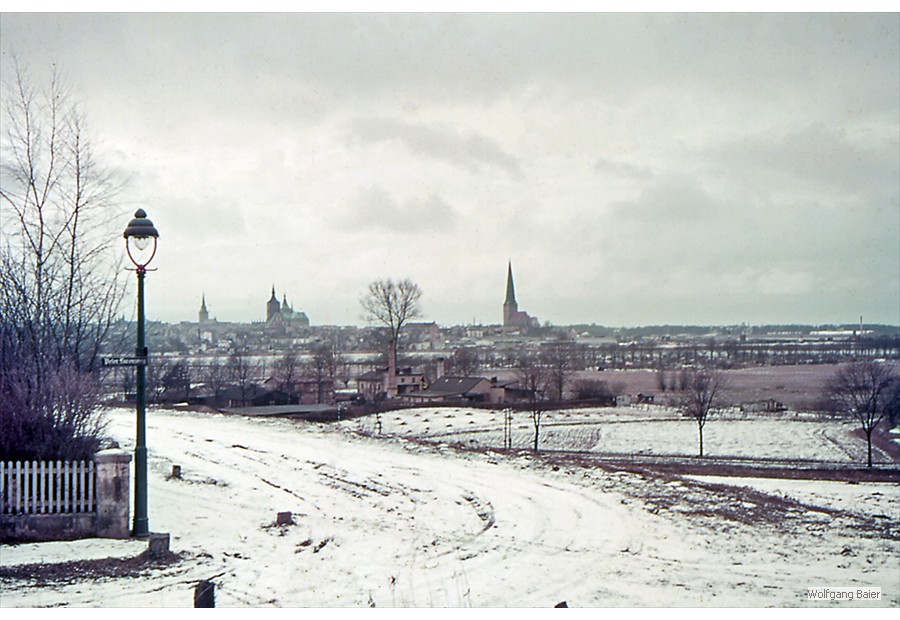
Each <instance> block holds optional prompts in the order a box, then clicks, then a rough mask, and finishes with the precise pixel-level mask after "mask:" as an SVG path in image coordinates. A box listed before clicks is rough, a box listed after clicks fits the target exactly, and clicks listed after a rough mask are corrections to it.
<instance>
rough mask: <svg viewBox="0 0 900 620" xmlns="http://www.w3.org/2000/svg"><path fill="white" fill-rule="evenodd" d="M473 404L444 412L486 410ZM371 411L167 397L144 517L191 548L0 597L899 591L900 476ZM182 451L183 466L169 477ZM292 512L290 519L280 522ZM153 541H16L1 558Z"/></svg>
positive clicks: (94, 602) (31, 583) (669, 602)
mask: <svg viewBox="0 0 900 620" xmlns="http://www.w3.org/2000/svg"><path fill="white" fill-rule="evenodd" d="M450 412H451V410H440V412H439V413H440V415H441V416H446V415H447V414H448V413H450ZM408 413H409V412H403V413H402V414H399V413H398V414H397V415H407V414H408ZM468 413H469V412H468V411H467V410H462V409H461V410H457V411H456V413H455V415H453V417H452V418H447V417H442V418H440V420H441V422H442V424H443V425H444V428H447V426H446V425H447V424H454V425H458V426H460V427H461V426H463V425H465V426H476V425H477V424H480V422H478V423H473V424H468V420H469V419H471V418H472V417H473V416H474V414H473V415H467V414H468ZM481 414H483V412H481V413H480V414H479V415H481ZM393 415H394V414H393V413H390V414H383V415H382V423H383V425H384V426H385V428H383V429H382V430H383V431H385V432H386V431H387V428H386V425H387V424H388V423H389V418H390V416H393ZM428 415H432V414H431V413H429V414H428ZM560 415H563V414H560ZM420 419H421V416H420ZM435 419H438V418H437V416H435ZM391 421H392V420H391ZM400 421H401V422H402V419H401V420H400ZM498 421H499V422H500V423H501V424H502V414H499V420H498ZM370 422H371V420H366V421H365V422H360V421H359V420H355V421H348V422H346V423H344V424H343V425H331V426H328V425H316V424H309V423H303V422H292V421H289V420H282V419H258V418H257V419H250V418H244V417H238V416H225V415H216V414H201V413H181V412H174V411H156V410H154V411H152V412H151V413H150V414H149V421H148V445H149V448H150V510H149V514H150V525H151V529H152V530H153V531H156V532H168V533H170V535H171V548H172V550H173V551H175V552H180V553H182V554H183V557H182V559H181V561H179V562H176V563H173V564H169V565H165V566H161V567H156V568H152V569H149V570H145V571H143V572H141V573H140V574H137V575H131V576H119V577H112V576H108V577H93V578H91V579H89V580H75V581H72V582H68V581H65V580H62V579H46V580H43V581H41V580H40V579H37V578H35V579H31V580H23V579H5V580H3V581H0V588H2V590H0V605H2V606H4V607H25V606H60V605H70V606H92V607H93V606H107V607H136V606H150V607H153V606H160V607H162V606H166V607H168V606H191V605H192V603H193V587H194V585H195V584H196V583H197V582H198V581H200V580H202V579H211V580H212V581H214V582H215V583H216V585H217V590H216V602H217V605H218V606H222V607H226V606H239V607H247V606H251V607H261V606H273V607H275V606H280V607H361V606H368V605H376V606H378V607H385V606H387V607H391V606H393V607H440V606H451V607H469V606H472V607H552V606H553V605H555V604H556V603H558V602H561V601H566V602H567V603H568V605H569V606H572V607H622V606H628V607H657V606H663V607H673V606H674V607H679V606H682V607H683V606H701V607H703V606H788V607H793V606H816V607H819V606H831V607H844V606H850V605H852V606H864V607H869V606H881V607H896V606H898V605H900V564H898V558H900V554H898V551H900V537H898V532H897V528H896V524H897V522H898V519H900V506H898V504H900V502H898V485H895V484H885V483H880V484H879V483H865V484H862V483H861V484H854V485H849V484H845V483H822V482H809V483H806V482H801V481H791V482H790V483H788V482H782V481H774V482H771V483H770V482H769V481H759V480H753V479H747V480H744V479H741V480H733V479H722V478H720V479H696V478H678V477H671V476H666V477H662V476H660V477H651V476H641V475H639V474H633V473H626V472H607V471H604V470H600V469H580V468H574V467H572V468H569V467H560V466H552V467H551V466H548V465H546V464H543V463H542V462H541V460H540V459H533V458H532V457H530V456H516V457H506V456H503V455H499V454H496V453H493V452H490V451H484V452H465V453H461V452H458V451H454V450H453V449H451V448H450V447H448V446H439V445H438V446H426V445H422V444H420V443H418V442H414V441H410V440H408V439H406V438H404V437H396V436H395V437H388V438H370V437H363V436H360V435H358V434H356V433H355V432H354V430H355V428H356V427H357V426H359V425H360V424H361V423H362V424H369V423H370ZM660 423H661V424H662V422H660ZM798 423H799V422H798ZM422 424H424V423H422ZM428 424H429V425H430V424H431V422H430V420H429V423H428ZM684 424H685V425H686V426H687V427H688V428H690V426H691V425H690V423H689V422H684ZM712 424H713V423H711V426H710V429H712ZM773 424H774V422H773ZM398 425H399V422H398ZM409 425H410V424H409V423H407V426H409ZM623 426H624V424H623ZM423 428H424V427H423ZM485 428H489V425H485ZM660 428H666V427H660ZM810 428H812V427H810ZM110 429H111V431H112V433H113V435H114V436H115V437H116V438H117V439H118V440H119V441H120V443H121V444H122V446H123V448H126V449H130V448H131V447H132V441H133V439H132V438H133V434H134V414H133V412H132V411H128V410H117V411H113V412H112V413H111V416H110ZM491 432H493V431H491ZM602 432H603V435H602V437H601V441H603V440H606V441H609V435H608V434H607V431H606V430H603V431H602ZM663 432H664V433H668V432H670V431H669V429H667V428H666V430H664V431H663ZM765 432H766V433H775V432H776V431H775V430H774V427H773V428H770V429H767V430H766V431H765ZM744 434H745V435H746V434H748V432H744ZM791 434H792V431H789V432H787V433H786V435H788V436H789V435H791ZM817 436H818V435H817V431H815V430H813V431H811V434H810V435H809V437H802V438H800V439H797V438H796V437H795V441H798V442H800V443H803V442H804V441H807V440H808V439H809V438H810V437H812V438H815V437H817ZM660 441H668V440H667V439H665V440H664V439H660ZM754 441H756V442H757V443H759V444H765V442H764V441H763V440H762V439H757V440H754ZM784 441H785V442H787V441H788V440H787V439H785V440H784ZM828 443H831V442H826V443H824V444H822V445H827V444H828ZM798 447H799V446H798ZM692 449H693V443H691V444H690V446H688V447H686V448H685V449H684V452H685V453H687V454H690V453H691V451H692ZM660 451H661V452H662V451H663V450H660ZM817 454H819V453H817ZM820 458H821V455H820ZM827 458H831V457H827ZM836 458H839V457H836ZM174 464H177V465H181V467H182V471H183V477H182V479H180V480H179V479H171V478H169V477H168V474H169V473H170V472H171V468H172V465H174ZM766 485H770V486H766ZM280 511H291V512H292V513H293V514H294V520H295V525H291V526H283V527H278V526H276V525H275V519H276V514H277V513H278V512H280ZM144 548H145V545H144V544H142V543H139V542H125V543H123V542H121V541H103V540H96V539H93V540H87V541H78V542H72V543H44V544H34V545H14V546H11V545H7V546H2V547H0V565H2V566H3V567H5V568H7V567H11V566H21V565H24V564H29V563H38V562H42V561H44V562H53V561H62V560H68V561H71V560H78V559H90V558H97V557H104V556H107V555H110V556H112V555H119V556H123V555H125V556H127V555H133V554H137V553H139V552H140V551H142V550H143V549H144ZM814 586H833V587H848V586H852V587H870V586H871V587H879V588H881V591H882V599H881V600H880V601H876V602H862V601H854V602H845V601H832V602H813V601H808V600H807V599H806V588H807V587H814Z"/></svg>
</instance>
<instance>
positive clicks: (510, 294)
mask: <svg viewBox="0 0 900 620" xmlns="http://www.w3.org/2000/svg"><path fill="white" fill-rule="evenodd" d="M503 303H504V304H505V305H508V306H512V305H516V286H515V284H513V275H512V261H510V262H509V270H508V271H507V273H506V301H505V302H503Z"/></svg>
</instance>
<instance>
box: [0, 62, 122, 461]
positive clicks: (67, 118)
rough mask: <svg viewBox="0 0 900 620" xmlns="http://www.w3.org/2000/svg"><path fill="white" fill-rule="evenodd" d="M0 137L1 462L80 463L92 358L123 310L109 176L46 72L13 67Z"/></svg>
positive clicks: (94, 434) (94, 417)
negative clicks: (40, 79) (42, 78)
mask: <svg viewBox="0 0 900 620" xmlns="http://www.w3.org/2000/svg"><path fill="white" fill-rule="evenodd" d="M4 78H6V79H5V81H4V82H3V87H2V91H0V94H2V115H3V116H2V118H3V122H2V134H0V152H2V157H0V231H2V235H0V236H2V242H0V321H2V332H0V367H2V371H3V372H2V373H0V415H2V418H0V427H2V432H0V436H2V439H0V455H2V456H3V457H4V458H74V456H73V455H77V456H82V457H83V456H88V455H89V454H90V453H91V452H92V451H93V450H94V449H95V448H96V446H97V445H98V442H99V434H100V431H101V429H102V424H101V423H100V422H99V419H100V397H101V393H100V389H99V385H98V379H99V366H100V357H99V356H100V351H101V348H102V346H103V344H104V340H105V338H106V336H107V333H108V330H109V328H110V325H111V324H112V322H113V320H114V317H115V314H116V312H117V310H118V307H119V303H120V301H121V299H122V292H123V287H122V285H121V280H120V278H119V269H118V266H119V265H118V263H117V261H116V260H115V258H114V253H113V252H112V248H111V244H112V243H113V242H114V241H116V240H118V238H119V235H117V234H115V233H114V232H113V231H112V228H111V225H112V224H113V223H114V222H116V221H118V220H117V219H116V217H115V216H116V215H117V213H116V211H115V210H114V208H113V206H114V204H113V201H114V199H115V196H116V195H117V193H118V189H119V188H118V187H117V186H116V185H115V184H114V182H113V180H112V176H111V175H110V173H109V172H108V171H107V170H106V169H104V168H103V167H102V166H101V165H100V163H99V162H98V160H97V159H96V157H95V154H94V152H93V150H92V148H91V146H90V141H89V139H88V137H87V131H86V123H85V116H84V114H83V113H82V111H81V110H80V109H79V107H78V106H77V105H76V104H75V103H74V102H73V99H72V96H71V95H70V93H69V92H68V91H67V90H66V88H65V87H64V85H63V81H62V79H61V76H60V74H59V73H57V72H56V71H55V70H54V71H53V72H52V74H51V76H50V81H49V84H48V85H47V86H46V87H39V86H38V85H36V82H33V81H32V80H31V78H30V77H29V76H28V74H27V72H26V71H25V70H24V68H22V67H21V66H20V65H19V64H18V63H17V62H16V61H15V59H13V60H12V66H11V68H10V70H9V71H8V72H6V71H5V72H4Z"/></svg>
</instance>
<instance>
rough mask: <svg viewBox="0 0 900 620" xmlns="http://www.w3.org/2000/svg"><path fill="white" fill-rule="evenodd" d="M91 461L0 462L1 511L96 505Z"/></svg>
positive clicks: (47, 510)
mask: <svg viewBox="0 0 900 620" xmlns="http://www.w3.org/2000/svg"><path fill="white" fill-rule="evenodd" d="M95 484H96V483H95V478H94V462H93V461H70V462H64V461H49V462H48V461H27V462H24V463H22V462H11V461H10V462H6V463H3V462H0V514H60V513H76V512H94V510H95V509H96V498H95Z"/></svg>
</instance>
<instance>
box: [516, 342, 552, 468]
mask: <svg viewBox="0 0 900 620" xmlns="http://www.w3.org/2000/svg"><path fill="white" fill-rule="evenodd" d="M516 376H517V378H518V382H519V386H520V387H521V388H522V389H523V390H524V391H525V394H526V402H527V407H528V412H529V413H530V414H531V424H532V427H533V428H534V442H533V449H534V451H535V452H537V451H538V450H539V448H540V437H541V423H542V421H543V417H544V411H545V408H546V401H547V391H548V390H547V383H548V381H547V372H546V369H545V368H544V367H543V366H542V365H541V363H540V359H539V356H537V355H534V354H530V353H524V354H522V355H520V356H519V359H518V361H517V363H516Z"/></svg>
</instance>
